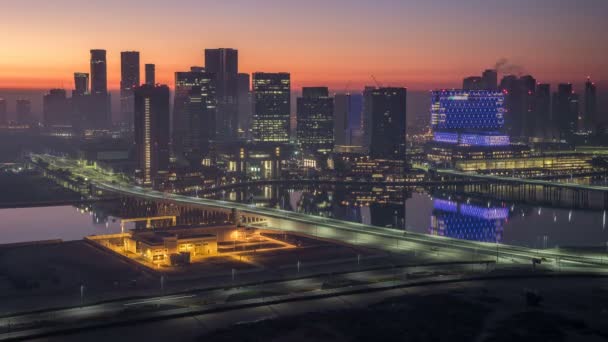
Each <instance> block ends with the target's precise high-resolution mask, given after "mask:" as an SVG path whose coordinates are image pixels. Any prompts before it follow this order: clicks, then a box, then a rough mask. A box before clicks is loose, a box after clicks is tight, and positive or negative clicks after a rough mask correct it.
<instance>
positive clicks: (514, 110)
mask: <svg viewBox="0 0 608 342" xmlns="http://www.w3.org/2000/svg"><path fill="white" fill-rule="evenodd" d="M500 89H501V90H502V92H503V93H504V94H505V128H506V130H507V133H508V134H509V135H510V136H515V137H521V136H524V137H528V136H530V135H532V134H533V132H534V131H535V128H534V122H535V110H534V104H535V95H534V94H535V93H536V80H535V79H534V78H533V77H532V76H529V75H528V76H523V77H521V78H519V77H517V76H515V75H507V76H505V77H503V79H502V80H501V81H500Z"/></svg>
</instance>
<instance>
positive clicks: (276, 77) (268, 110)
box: [252, 72, 291, 142]
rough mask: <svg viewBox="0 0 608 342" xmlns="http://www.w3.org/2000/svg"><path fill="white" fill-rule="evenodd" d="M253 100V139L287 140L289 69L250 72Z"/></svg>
mask: <svg viewBox="0 0 608 342" xmlns="http://www.w3.org/2000/svg"><path fill="white" fill-rule="evenodd" d="M253 101H254V111H253V123H252V136H253V140H254V141H273V142H289V133H290V131H291V121H290V109H291V78H290V75H289V73H265V72H256V73H254V74H253Z"/></svg>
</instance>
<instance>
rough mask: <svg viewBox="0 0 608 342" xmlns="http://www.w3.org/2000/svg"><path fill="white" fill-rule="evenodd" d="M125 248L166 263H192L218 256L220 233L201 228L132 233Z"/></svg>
mask: <svg viewBox="0 0 608 342" xmlns="http://www.w3.org/2000/svg"><path fill="white" fill-rule="evenodd" d="M124 245H125V250H126V251H128V252H130V253H134V254H139V255H141V256H143V257H144V258H145V259H146V260H147V261H148V262H151V263H154V264H163V265H179V264H189V263H190V262H191V259H192V258H195V257H204V256H211V255H217V253H218V249H217V236H216V235H215V234H210V233H206V232H201V231H200V230H193V229H189V230H186V229H182V230H179V231H171V230H166V231H152V232H150V231H143V232H133V233H131V236H130V237H128V238H126V239H125V240H124Z"/></svg>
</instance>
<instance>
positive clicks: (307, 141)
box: [297, 87, 334, 155]
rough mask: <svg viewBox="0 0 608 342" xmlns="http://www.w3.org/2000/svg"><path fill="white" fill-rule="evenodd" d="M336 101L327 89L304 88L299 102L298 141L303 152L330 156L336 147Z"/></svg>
mask: <svg viewBox="0 0 608 342" xmlns="http://www.w3.org/2000/svg"><path fill="white" fill-rule="evenodd" d="M333 114H334V99H333V98H331V97H329V91H328V89H327V87H308V88H307V87H305V88H302V97H299V98H298V100H297V119H298V125H297V139H298V143H299V144H300V146H301V147H302V150H303V151H305V152H307V153H311V154H313V155H319V154H321V155H323V154H328V153H330V152H331V151H332V150H333V147H334V117H333Z"/></svg>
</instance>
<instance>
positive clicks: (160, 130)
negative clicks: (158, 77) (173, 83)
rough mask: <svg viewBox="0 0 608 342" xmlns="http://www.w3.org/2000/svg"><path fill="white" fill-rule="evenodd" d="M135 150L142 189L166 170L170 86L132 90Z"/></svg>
mask: <svg viewBox="0 0 608 342" xmlns="http://www.w3.org/2000/svg"><path fill="white" fill-rule="evenodd" d="M134 96H135V121H134V122H135V150H136V155H137V162H138V170H139V178H140V180H141V183H142V184H143V185H145V186H150V185H152V183H153V180H154V178H155V177H156V175H157V174H158V173H159V172H161V171H167V170H168V168H169V124H170V119H169V112H170V107H169V87H167V86H165V85H158V86H151V85H147V84H146V85H142V86H141V87H137V88H135V89H134Z"/></svg>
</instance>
